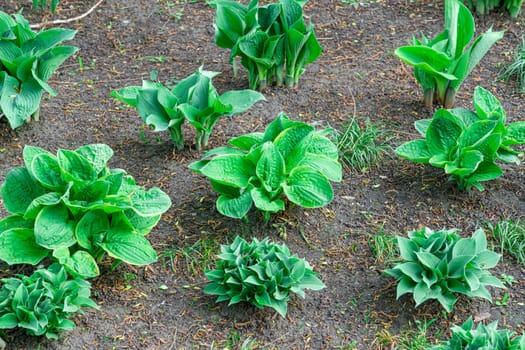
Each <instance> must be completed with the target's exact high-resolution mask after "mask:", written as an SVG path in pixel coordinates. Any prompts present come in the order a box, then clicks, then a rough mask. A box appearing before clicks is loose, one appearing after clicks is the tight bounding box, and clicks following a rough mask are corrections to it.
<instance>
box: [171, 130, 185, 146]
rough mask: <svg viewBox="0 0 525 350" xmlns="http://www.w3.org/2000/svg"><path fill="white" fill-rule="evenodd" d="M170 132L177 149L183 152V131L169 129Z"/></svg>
mask: <svg viewBox="0 0 525 350" xmlns="http://www.w3.org/2000/svg"><path fill="white" fill-rule="evenodd" d="M168 131H169V132H170V136H171V139H172V140H173V142H174V143H175V147H176V148H177V150H178V151H181V150H183V149H184V138H183V137H182V130H181V129H180V127H178V128H169V129H168Z"/></svg>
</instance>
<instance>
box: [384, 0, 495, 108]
mask: <svg viewBox="0 0 525 350" xmlns="http://www.w3.org/2000/svg"><path fill="white" fill-rule="evenodd" d="M474 32H475V24H474V17H473V16H472V14H471V13H470V11H469V10H468V8H467V7H466V6H465V5H463V4H462V3H461V1H460V0H445V29H444V30H443V31H442V32H441V33H439V34H438V35H437V36H436V37H435V38H433V39H431V40H429V39H428V38H426V37H425V36H424V35H423V36H422V38H421V40H419V39H416V38H414V43H413V45H410V46H402V47H399V48H397V49H396V50H395V52H394V54H395V55H396V56H397V57H398V58H399V59H400V60H401V61H403V62H405V63H407V64H409V65H411V66H413V67H414V76H415V78H416V80H417V81H418V82H419V84H420V85H421V86H422V88H423V93H424V101H425V105H426V106H427V107H429V108H431V107H432V105H433V101H434V100H437V102H438V103H439V104H442V105H443V106H444V107H445V108H452V107H453V106H454V101H455V97H456V94H457V91H458V90H459V88H460V86H461V84H462V83H463V81H465V79H466V78H467V77H468V75H469V74H470V73H471V72H472V70H473V69H474V67H475V66H476V65H477V64H478V63H479V61H481V59H482V58H483V57H484V56H485V55H486V54H487V52H488V51H489V50H490V48H491V47H492V45H494V43H495V42H496V41H498V40H499V39H501V38H502V37H503V32H493V31H492V29H489V30H487V31H486V32H485V33H484V34H482V35H480V36H479V37H478V38H476V39H475V40H474V42H473V43H472V45H471V46H470V47H468V45H469V43H470V42H471V41H472V39H473V38H474Z"/></svg>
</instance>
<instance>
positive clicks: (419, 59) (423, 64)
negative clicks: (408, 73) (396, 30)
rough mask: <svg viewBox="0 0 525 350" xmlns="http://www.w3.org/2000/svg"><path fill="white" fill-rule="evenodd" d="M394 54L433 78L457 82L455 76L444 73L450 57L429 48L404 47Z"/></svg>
mask: <svg viewBox="0 0 525 350" xmlns="http://www.w3.org/2000/svg"><path fill="white" fill-rule="evenodd" d="M394 54H395V55H396V56H397V57H398V58H399V59H400V60H401V61H403V62H405V63H407V64H410V65H411V66H413V67H415V68H417V69H418V70H421V71H423V72H425V73H428V74H431V75H432V76H438V77H440V78H443V79H446V80H456V76H455V75H454V74H449V73H444V72H443V69H444V68H445V67H448V66H449V65H450V62H451V61H450V57H448V55H447V54H445V53H442V52H439V51H437V50H435V49H433V48H431V47H427V46H402V47H399V48H397V49H396V50H395V51H394Z"/></svg>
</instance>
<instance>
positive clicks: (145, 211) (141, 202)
mask: <svg viewBox="0 0 525 350" xmlns="http://www.w3.org/2000/svg"><path fill="white" fill-rule="evenodd" d="M131 203H132V204H131V205H132V207H131V208H132V209H133V210H134V211H135V212H136V213H137V214H139V215H141V216H158V215H161V214H163V213H165V212H166V211H167V210H168V209H169V208H170V207H171V200H170V197H169V196H168V195H167V194H166V193H164V192H163V191H162V190H161V189H160V188H157V187H153V188H150V189H149V190H147V191H145V190H141V189H137V190H136V191H135V192H134V193H133V195H132V196H131Z"/></svg>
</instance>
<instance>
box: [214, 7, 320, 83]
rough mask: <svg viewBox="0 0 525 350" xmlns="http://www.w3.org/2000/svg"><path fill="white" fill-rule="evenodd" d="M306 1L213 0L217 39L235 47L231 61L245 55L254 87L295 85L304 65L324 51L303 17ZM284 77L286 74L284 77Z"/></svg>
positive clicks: (242, 58) (249, 76) (222, 43)
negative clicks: (246, 2) (245, 2)
mask: <svg viewBox="0 0 525 350" xmlns="http://www.w3.org/2000/svg"><path fill="white" fill-rule="evenodd" d="M305 3H306V1H304V0H279V2H278V3H270V4H268V5H265V6H259V1H258V0H252V1H251V2H250V3H249V5H247V6H245V5H243V4H241V3H238V2H235V1H231V0H214V1H211V2H210V5H211V6H213V7H214V8H215V9H216V11H217V14H216V20H215V43H216V44H217V46H219V47H222V48H227V49H231V53H230V62H232V63H235V57H237V56H238V57H240V58H241V64H242V65H243V66H244V67H245V68H246V69H247V71H248V80H249V86H250V88H251V89H258V90H263V89H264V88H265V87H266V86H267V85H272V84H276V85H277V86H281V85H282V84H283V83H286V86H288V87H293V86H297V85H298V83H299V77H300V76H301V75H302V74H303V73H304V69H305V67H306V65H308V64H310V63H312V62H314V61H315V60H316V59H317V58H318V57H319V55H320V54H321V52H322V48H321V46H320V45H319V42H318V41H317V38H316V37H315V32H314V29H313V24H312V23H309V24H308V25H307V24H306V23H305V21H304V17H303V6H304V4H305ZM283 77H284V78H283Z"/></svg>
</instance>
